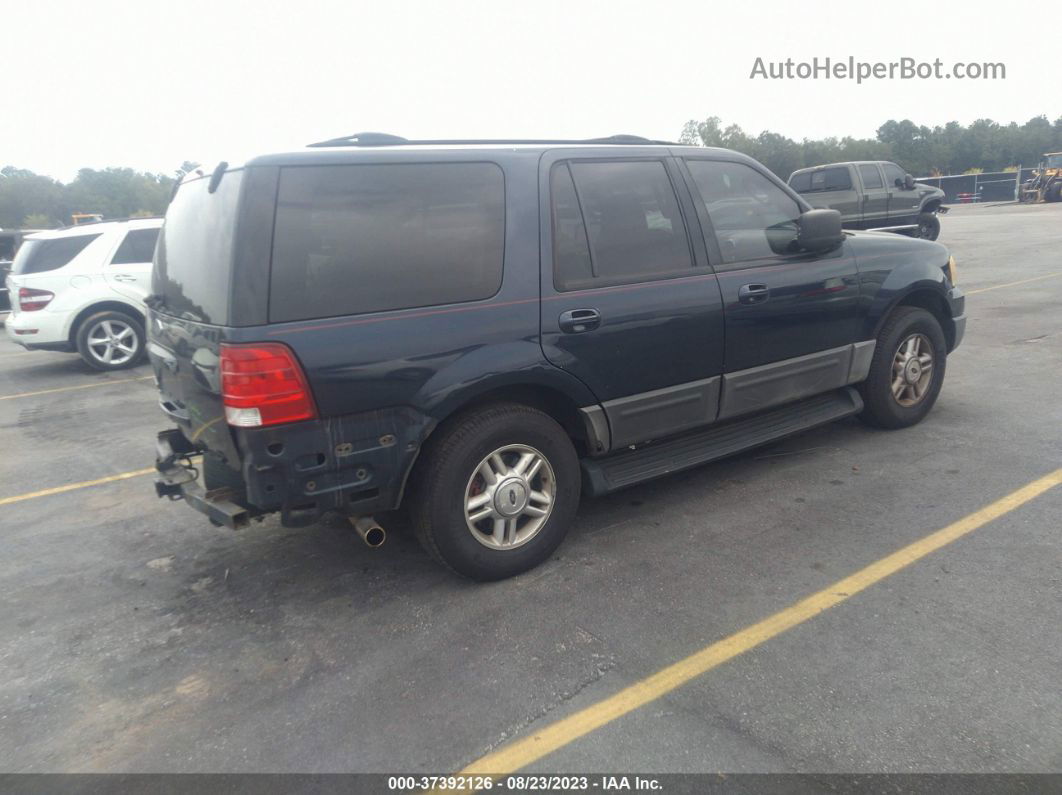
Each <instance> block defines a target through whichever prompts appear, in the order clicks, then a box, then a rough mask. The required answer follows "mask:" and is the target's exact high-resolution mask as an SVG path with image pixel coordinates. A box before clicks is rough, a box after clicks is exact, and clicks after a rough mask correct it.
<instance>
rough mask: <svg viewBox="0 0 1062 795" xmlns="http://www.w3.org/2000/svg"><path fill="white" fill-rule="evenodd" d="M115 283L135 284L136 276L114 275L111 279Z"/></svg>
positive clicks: (126, 274)
mask: <svg viewBox="0 0 1062 795" xmlns="http://www.w3.org/2000/svg"><path fill="white" fill-rule="evenodd" d="M111 278H113V279H114V280H115V281H116V282H135V281H136V276H130V275H129V274H128V273H116V274H115V275H114V276H113V277H111Z"/></svg>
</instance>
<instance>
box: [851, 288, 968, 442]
mask: <svg viewBox="0 0 1062 795" xmlns="http://www.w3.org/2000/svg"><path fill="white" fill-rule="evenodd" d="M947 353H948V348H947V342H946V340H945V339H944V332H943V330H942V329H941V328H940V323H938V322H937V319H936V318H935V317H934V316H933V315H932V314H930V313H929V312H927V311H926V310H925V309H919V308H917V307H913V306H901V307H898V308H897V309H896V310H895V311H894V312H893V313H892V315H890V316H889V318H888V320H886V321H885V325H884V326H883V327H882V329H881V333H880V334H878V340H877V346H876V347H875V349H874V358H873V360H872V362H871V364H870V375H869V376H868V377H867V380H866V381H864V382H863V383H862V384H860V385H859V392H860V394H861V395H862V397H863V411H862V413H861V414H860V415H859V417H860V419H862V420H863V421H864V422H866V423H868V424H870V425H875V426H877V427H879V428H907V427H909V426H911V425H915V424H916V423H918V422H921V421H922V419H923V418H924V417H925V416H926V415H927V414H928V413H929V410H930V409H932V408H933V404H934V403H936V400H937V396H938V395H939V394H940V388H941V386H942V385H943V383H944V367H945V364H946V361H947Z"/></svg>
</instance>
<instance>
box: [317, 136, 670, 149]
mask: <svg viewBox="0 0 1062 795" xmlns="http://www.w3.org/2000/svg"><path fill="white" fill-rule="evenodd" d="M455 144H513V145H516V144H549V145H561V144H602V145H626V146H647V145H651V146H681V145H682V144H678V143H675V142H674V141H653V140H650V139H649V138H643V137H642V136H640V135H609V136H606V137H604V138H432V139H423V140H410V139H408V138H403V137H402V136H400V135H391V134H390V133H378V132H361V133H354V134H353V135H346V136H343V137H342V138H330V139H329V140H327V141H318V142H317V143H312V144H307V146H310V147H314V148H316V147H325V146H417V145H420V146H448V145H455Z"/></svg>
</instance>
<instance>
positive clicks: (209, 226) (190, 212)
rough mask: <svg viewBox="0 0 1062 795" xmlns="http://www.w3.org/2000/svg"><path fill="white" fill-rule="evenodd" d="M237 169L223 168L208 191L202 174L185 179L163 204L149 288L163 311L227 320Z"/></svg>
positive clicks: (210, 320) (240, 174)
mask: <svg viewBox="0 0 1062 795" xmlns="http://www.w3.org/2000/svg"><path fill="white" fill-rule="evenodd" d="M242 180H243V171H242V170H238V171H230V172H227V173H226V174H225V175H224V177H222V179H221V183H220V184H219V185H218V187H217V190H216V191H215V192H214V193H209V192H208V191H207V187H208V185H209V182H210V180H209V179H207V178H201V179H195V180H192V181H191V182H186V183H184V184H183V185H181V187H180V188H179V189H178V190H177V194H176V195H175V196H174V197H173V201H172V202H170V206H169V208H168V209H167V210H166V220H165V222H163V225H162V230H161V232H160V233H159V240H158V248H157V249H156V251H155V268H154V270H153V271H152V280H151V290H152V292H153V293H155V294H156V295H158V296H160V297H161V298H162V303H161V305H160V306H159V310H160V311H162V312H165V313H166V314H168V315H174V316H176V317H184V318H188V319H190V320H197V321H199V322H202V323H216V324H219V325H223V324H225V323H226V322H228V307H229V281H230V276H231V274H232V241H233V233H234V231H235V227H236V211H237V205H238V202H239V198H240V184H241V182H242Z"/></svg>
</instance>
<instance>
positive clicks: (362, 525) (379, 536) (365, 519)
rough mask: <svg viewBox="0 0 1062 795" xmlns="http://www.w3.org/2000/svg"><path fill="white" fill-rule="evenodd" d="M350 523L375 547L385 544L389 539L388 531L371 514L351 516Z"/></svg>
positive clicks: (362, 538)
mask: <svg viewBox="0 0 1062 795" xmlns="http://www.w3.org/2000/svg"><path fill="white" fill-rule="evenodd" d="M350 523H351V524H352V525H353V526H354V529H355V530H357V531H358V535H359V536H361V540H362V541H364V542H365V544H366V545H367V546H370V547H372V548H373V549H376V548H377V547H381V546H383V542H384V541H386V540H387V533H386V532H385V531H384V529H383V528H382V527H380V525H378V524H377V523H376V520H375V519H373V518H372V517H371V516H359V517H358V518H357V519H355V518H353V517H350Z"/></svg>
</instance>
